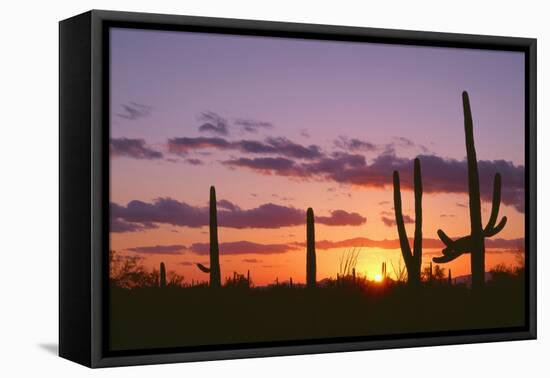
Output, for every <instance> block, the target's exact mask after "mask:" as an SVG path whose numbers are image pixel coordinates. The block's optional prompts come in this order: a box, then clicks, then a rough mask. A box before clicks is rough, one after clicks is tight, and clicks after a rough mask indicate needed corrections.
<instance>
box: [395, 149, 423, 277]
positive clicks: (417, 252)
mask: <svg viewBox="0 0 550 378" xmlns="http://www.w3.org/2000/svg"><path fill="white" fill-rule="evenodd" d="M393 202H394V209H395V223H396V225H397V232H398V233H399V243H400V244H401V254H402V255H403V260H405V266H406V267H407V276H408V283H409V284H410V285H411V286H416V285H418V284H420V267H421V265H422V176H421V171H420V160H418V158H416V159H414V213H415V216H414V223H415V226H414V242H413V250H412V251H411V247H410V245H409V239H408V238H407V230H406V229H405V221H404V220H403V211H402V205H401V185H400V182H399V172H397V171H394V172H393Z"/></svg>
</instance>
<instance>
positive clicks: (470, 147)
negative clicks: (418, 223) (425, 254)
mask: <svg viewBox="0 0 550 378" xmlns="http://www.w3.org/2000/svg"><path fill="white" fill-rule="evenodd" d="M462 106H463V108H464V134H465V137H466V138H465V139H466V155H467V161H468V194H469V206H470V235H467V236H464V237H462V238H459V239H456V240H453V239H451V238H450V237H449V236H447V234H445V232H443V230H438V231H437V235H438V236H439V238H440V239H441V241H442V242H443V243H444V244H445V248H444V249H443V251H442V253H443V256H439V257H434V258H433V259H432V260H433V261H434V262H436V263H446V262H450V261H453V260H454V259H456V258H457V257H459V256H460V255H462V254H464V253H470V265H471V271H472V287H473V288H482V287H483V286H484V285H485V238H489V237H491V236H494V235H496V234H498V233H499V232H500V231H502V229H503V228H504V226H505V225H506V221H507V219H506V217H502V219H501V220H500V222H499V223H498V224H497V218H498V212H499V208H500V195H501V178H500V174H499V173H497V174H495V179H494V182H493V202H492V207H491V215H490V217H489V221H488V222H487V225H486V226H485V228H483V223H482V219H481V194H480V188H479V172H478V167H477V157H476V149H475V144H474V125H473V120H472V111H471V108H470V99H469V97H468V92H466V91H464V92H462Z"/></svg>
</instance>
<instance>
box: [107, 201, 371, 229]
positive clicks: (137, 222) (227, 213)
mask: <svg viewBox="0 0 550 378" xmlns="http://www.w3.org/2000/svg"><path fill="white" fill-rule="evenodd" d="M218 207H219V208H218V225H219V226H220V227H230V228H237V229H245V228H280V227H288V226H297V225H302V224H304V223H305V220H306V213H305V211H304V210H301V209H296V208H294V207H291V206H283V205H276V204H273V203H266V204H263V205H260V206H258V207H255V208H252V209H241V208H240V207H239V206H237V205H235V204H233V203H232V202H230V201H227V200H220V201H218ZM110 214H111V227H112V228H111V232H132V231H141V230H146V229H149V228H155V227H157V224H169V225H172V226H186V227H191V228H198V227H203V226H207V225H208V224H209V209H208V207H206V206H204V207H199V206H192V205H189V204H187V203H185V202H179V201H176V200H174V199H171V198H158V199H156V200H154V201H153V202H151V203H148V202H143V201H138V200H133V201H130V202H128V204H127V205H126V206H121V205H119V204H116V203H113V202H111V211H110ZM365 221H366V219H365V218H364V217H362V216H361V215H359V214H357V213H348V212H346V211H344V210H339V209H337V210H333V211H332V212H331V213H330V215H329V216H320V217H318V218H317V223H319V224H325V225H328V226H340V225H351V226H355V225H360V224H363V223H365ZM123 226H124V227H123Z"/></svg>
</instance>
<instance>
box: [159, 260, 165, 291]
mask: <svg viewBox="0 0 550 378" xmlns="http://www.w3.org/2000/svg"><path fill="white" fill-rule="evenodd" d="M160 287H166V267H165V266H164V263H163V262H161V263H160Z"/></svg>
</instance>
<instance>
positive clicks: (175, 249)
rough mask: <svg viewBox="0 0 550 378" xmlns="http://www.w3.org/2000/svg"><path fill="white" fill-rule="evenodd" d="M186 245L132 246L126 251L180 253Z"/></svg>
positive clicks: (150, 253) (161, 253) (158, 253)
mask: <svg viewBox="0 0 550 378" xmlns="http://www.w3.org/2000/svg"><path fill="white" fill-rule="evenodd" d="M186 249H187V247H185V246H184V245H179V244H176V245H154V246H146V247H132V248H127V249H126V250H127V251H130V252H135V253H143V254H147V255H180V254H182V253H183V252H184V251H185V250H186Z"/></svg>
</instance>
